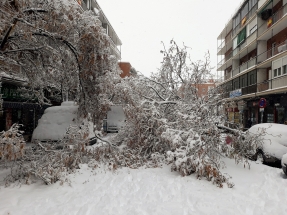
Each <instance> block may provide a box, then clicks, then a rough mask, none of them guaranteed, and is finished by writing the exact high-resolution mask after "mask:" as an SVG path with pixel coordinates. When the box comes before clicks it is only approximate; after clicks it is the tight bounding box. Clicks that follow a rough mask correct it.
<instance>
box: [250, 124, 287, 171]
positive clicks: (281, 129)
mask: <svg viewBox="0 0 287 215" xmlns="http://www.w3.org/2000/svg"><path fill="white" fill-rule="evenodd" d="M262 129H264V130H265V132H264V133H265V134H264V135H263V136H262V137H258V138H261V142H262V146H261V147H259V148H258V149H257V151H256V154H255V155H254V158H255V159H256V160H258V159H259V160H261V161H262V163H263V164H267V165H269V166H273V167H279V168H281V165H282V164H281V160H282V157H283V155H285V154H286V153H287V125H283V124H276V123H261V124H257V125H254V126H252V127H251V128H249V129H248V130H247V133H248V134H249V135H258V134H260V133H262Z"/></svg>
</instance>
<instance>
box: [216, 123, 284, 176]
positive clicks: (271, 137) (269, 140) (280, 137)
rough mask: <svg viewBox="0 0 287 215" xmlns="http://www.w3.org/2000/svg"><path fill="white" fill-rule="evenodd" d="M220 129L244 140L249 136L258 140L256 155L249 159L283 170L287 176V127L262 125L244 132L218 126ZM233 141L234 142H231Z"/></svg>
mask: <svg viewBox="0 0 287 215" xmlns="http://www.w3.org/2000/svg"><path fill="white" fill-rule="evenodd" d="M217 127H218V128H220V129H221V130H223V131H224V133H227V134H228V133H229V134H231V135H238V134H241V136H243V138H247V137H248V136H249V137H251V138H256V141H257V142H258V143H260V144H259V145H258V148H257V150H256V152H254V154H250V156H249V158H250V159H251V160H255V161H261V162H262V163H263V164H266V165H268V166H272V167H278V168H281V167H282V169H283V171H284V173H285V174H286V175H287V125H283V124H276V123H261V124H256V125H254V126H252V127H251V128H249V129H248V130H247V131H245V132H242V131H239V130H237V129H231V128H228V127H225V126H221V125H218V126H217ZM228 137H229V136H228V135H227V136H226V139H225V141H226V143H228ZM231 141H232V140H231Z"/></svg>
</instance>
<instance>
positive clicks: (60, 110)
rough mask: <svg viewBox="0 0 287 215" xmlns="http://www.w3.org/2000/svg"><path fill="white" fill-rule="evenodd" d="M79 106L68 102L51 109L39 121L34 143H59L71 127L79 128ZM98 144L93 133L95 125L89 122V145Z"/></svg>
mask: <svg viewBox="0 0 287 215" xmlns="http://www.w3.org/2000/svg"><path fill="white" fill-rule="evenodd" d="M77 112H78V105H76V104H75V103H74V102H72V101H66V102H63V103H62V104H61V106H54V107H49V108H47V109H46V110H45V112H44V114H43V116H42V117H41V119H39V121H38V125H37V127H36V128H35V130H34V131H33V135H32V142H34V141H41V142H58V141H59V140H62V139H63V138H64V136H65V135H66V132H67V130H68V128H69V127H70V126H79V125H80V123H81V122H79V121H78V119H77ZM95 143H97V138H96V137H95V134H94V132H93V125H92V124H91V123H90V122H89V145H94V144H95Z"/></svg>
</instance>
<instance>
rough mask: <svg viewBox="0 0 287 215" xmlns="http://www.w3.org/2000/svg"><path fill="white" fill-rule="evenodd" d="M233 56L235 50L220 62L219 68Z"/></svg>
mask: <svg viewBox="0 0 287 215" xmlns="http://www.w3.org/2000/svg"><path fill="white" fill-rule="evenodd" d="M232 57H233V52H232V51H231V52H230V53H229V54H228V55H226V56H225V57H224V58H223V59H222V60H221V61H220V62H219V63H218V64H217V68H219V67H221V66H222V65H223V64H225V63H226V62H227V61H228V60H229V59H230V58H232Z"/></svg>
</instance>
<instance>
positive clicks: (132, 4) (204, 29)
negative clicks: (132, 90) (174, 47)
mask: <svg viewBox="0 0 287 215" xmlns="http://www.w3.org/2000/svg"><path fill="white" fill-rule="evenodd" d="M97 2H98V3H99V5H100V7H101V8H102V10H103V11H104V13H105V15H106V16H107V18H108V19H109V21H110V23H111V25H112V26H113V28H114V29H115V31H116V32H117V34H118V36H119V38H120V39H121V41H122V43H123V45H122V47H121V51H122V61H127V62H130V63H131V65H132V66H133V67H134V68H135V69H136V70H138V71H140V72H142V73H143V74H145V75H149V74H150V73H151V72H155V71H156V70H157V68H159V67H160V62H161V60H162V55H161V54H160V50H161V49H162V45H161V41H163V42H164V43H165V45H166V46H168V43H169V41H170V40H171V39H175V41H176V42H177V43H178V44H180V45H181V44H182V43H183V42H184V44H185V45H187V46H189V47H191V48H192V50H191V57H192V59H193V60H194V61H196V60H200V59H203V57H204V54H205V53H206V52H207V51H209V52H210V55H211V64H212V66H213V67H214V71H216V66H217V55H216V54H217V36H218V35H219V34H220V32H221V31H222V29H223V28H224V26H225V24H226V23H227V21H228V20H229V19H230V18H231V16H232V15H233V14H234V12H235V9H236V8H237V7H238V6H239V5H240V3H241V2H242V0H145V1H139V0H121V1H119V0H97Z"/></svg>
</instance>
